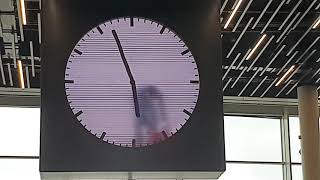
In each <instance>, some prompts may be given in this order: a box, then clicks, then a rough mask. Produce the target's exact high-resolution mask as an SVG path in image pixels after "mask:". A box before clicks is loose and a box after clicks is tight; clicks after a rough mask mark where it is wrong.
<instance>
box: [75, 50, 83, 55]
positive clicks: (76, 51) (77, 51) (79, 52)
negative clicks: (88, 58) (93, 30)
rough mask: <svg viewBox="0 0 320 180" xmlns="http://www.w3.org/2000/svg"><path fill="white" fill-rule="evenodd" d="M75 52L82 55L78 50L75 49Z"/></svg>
mask: <svg viewBox="0 0 320 180" xmlns="http://www.w3.org/2000/svg"><path fill="white" fill-rule="evenodd" d="M73 51H74V52H75V53H77V54H79V55H82V52H81V51H79V50H78V49H74V50H73Z"/></svg>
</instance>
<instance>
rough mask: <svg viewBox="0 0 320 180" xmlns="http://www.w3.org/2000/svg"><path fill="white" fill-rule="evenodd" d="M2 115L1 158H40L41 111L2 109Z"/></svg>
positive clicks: (0, 132) (0, 119) (0, 110)
mask: <svg viewBox="0 0 320 180" xmlns="http://www.w3.org/2000/svg"><path fill="white" fill-rule="evenodd" d="M0 114H1V118H0V124H1V126H0V142H1V148H0V156H39V148H40V144H39V143H40V109H39V108H16V107H0ZM0 179H1V178H0Z"/></svg>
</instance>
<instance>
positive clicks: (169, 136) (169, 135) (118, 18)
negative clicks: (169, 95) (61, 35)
mask: <svg viewBox="0 0 320 180" xmlns="http://www.w3.org/2000/svg"><path fill="white" fill-rule="evenodd" d="M134 18H138V19H139V18H140V19H141V20H142V21H143V20H148V21H151V22H154V23H155V24H157V25H160V26H163V27H165V28H167V29H168V30H169V31H171V32H173V33H174V34H175V35H177V36H178V37H179V38H180V40H181V41H183V43H184V44H185V45H186V43H185V41H184V40H183V39H182V38H181V37H180V36H179V34H178V33H177V32H175V31H174V30H172V29H171V27H168V26H166V25H165V24H162V23H161V22H155V20H153V19H150V18H145V17H136V16H128V17H117V18H115V19H108V20H107V21H104V22H102V23H100V24H98V25H96V26H94V27H93V28H91V29H90V30H89V31H87V32H86V33H85V34H84V35H82V38H83V36H85V35H86V34H88V33H89V32H90V31H93V30H95V29H97V27H99V26H101V25H103V24H107V23H110V22H111V23H112V22H113V21H117V20H120V19H126V20H127V21H128V26H129V23H133V19H134ZM131 21H132V22H131ZM165 28H164V29H163V30H165ZM98 30H99V29H98ZM161 30H162V29H161ZM99 31H101V29H100V30H99ZM112 33H113V32H112ZM159 33H160V32H159ZM161 34H162V33H161ZM117 38H118V37H117ZM118 40H119V39H118ZM80 41H81V39H80V40H79V41H78V42H77V44H78V43H79V42H80ZM117 43H118V42H117ZM186 48H187V50H186V51H189V47H188V46H186ZM73 51H75V52H76V53H77V54H79V53H81V54H82V52H79V50H77V49H75V47H74V49H73ZM77 51H78V52H77ZM181 53H183V52H181ZM71 54H72V52H70V55H69V59H70V56H71ZM121 58H122V57H121ZM122 61H127V60H123V59H122ZM193 61H195V60H194V58H193V59H192V61H191V62H193ZM65 62H66V64H65V71H66V68H67V63H68V62H67V61H65ZM126 63H127V62H126ZM195 63H196V62H195ZM125 66H126V65H125ZM196 67H197V69H196V70H195V71H196V72H197V74H199V70H198V66H197V63H196ZM126 68H127V67H126ZM126 71H127V73H130V75H128V76H129V78H132V77H130V76H132V74H131V72H130V70H128V69H126ZM128 71H129V72H128ZM66 78H67V77H65V83H64V85H65V84H66V81H68V80H66ZM133 81H134V80H133ZM190 81H192V79H190ZM130 83H131V79H130ZM190 83H197V82H190ZM199 83H200V82H198V84H199ZM131 85H132V84H131ZM135 88H136V87H135ZM64 89H66V86H64ZM135 91H136V90H135ZM135 93H137V92H135ZM134 96H137V94H135V95H134ZM198 96H199V90H198V94H197V101H198ZM65 98H66V100H67V101H68V98H67V92H66V93H65ZM68 102H69V101H68ZM134 103H135V108H136V102H135V101H134ZM196 105H197V103H196ZM196 105H195V106H194V107H193V108H194V109H196ZM69 106H70V108H71V107H72V106H71V104H69ZM138 106H139V105H138ZM135 110H136V109H135ZM81 113H82V111H81ZM181 113H186V114H188V115H189V114H192V113H191V112H189V111H187V110H185V109H184V110H181ZM189 117H191V115H190V116H189ZM74 120H77V121H79V119H78V118H77V115H76V114H75V118H74ZM106 120H107V119H106ZM187 122H189V118H188V119H187ZM187 122H185V123H184V124H182V125H181V126H182V127H177V132H178V131H180V129H182V128H183V127H184V126H185V124H186V123H187ZM81 125H82V126H85V124H81ZM84 128H85V127H84ZM177 132H175V133H172V132H171V133H172V134H165V135H164V136H166V137H167V138H166V139H162V140H161V141H157V142H154V143H153V144H150V145H154V144H159V143H162V142H164V141H167V140H172V136H174V135H175V134H176V133H177ZM90 133H91V132H90ZM91 134H92V133H91ZM104 135H106V134H104ZM96 138H98V139H100V137H98V136H96ZM104 142H107V141H104ZM107 143H110V144H112V145H114V144H113V143H112V142H107ZM148 146H149V145H148ZM121 147H124V148H131V147H129V146H125V145H123V146H121ZM135 148H141V147H140V146H137V147H135Z"/></svg>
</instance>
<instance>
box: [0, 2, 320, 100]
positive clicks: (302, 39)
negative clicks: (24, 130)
mask: <svg viewBox="0 0 320 180" xmlns="http://www.w3.org/2000/svg"><path fill="white" fill-rule="evenodd" d="M24 2H25V7H26V8H25V10H26V17H27V23H26V25H23V24H22V15H21V12H20V7H21V6H20V3H21V0H6V1H1V3H2V4H1V9H0V10H1V12H0V17H1V18H0V20H1V25H2V26H1V29H2V31H1V34H0V37H3V39H4V48H5V53H4V54H3V55H2V58H1V60H0V72H1V73H0V74H1V77H0V78H1V81H0V86H1V87H20V85H19V76H18V70H17V68H16V64H17V63H16V62H17V61H16V60H21V62H22V64H23V72H24V73H23V74H24V82H25V83H26V88H28V87H31V88H39V87H40V77H39V75H40V44H41V19H40V3H41V2H39V1H36V0H32V1H31V0H27V1H24ZM220 12H221V24H222V25H221V30H222V35H221V36H222V42H223V57H224V58H223V67H222V68H223V72H224V76H223V81H224V87H223V90H224V95H226V96H246V97H248V96H253V97H285V98H296V91H295V89H296V87H297V86H298V85H299V84H306V83H308V84H316V85H318V86H319V88H320V74H319V73H320V64H319V62H320V50H319V47H320V46H319V45H320V41H319V40H320V25H319V24H318V26H317V27H316V28H314V26H315V25H316V23H317V22H318V21H319V22H320V0H255V1H254V0H225V1H222V2H221V11H220ZM231 16H232V18H230V17H231ZM8 19H9V20H8ZM229 19H230V20H229ZM228 21H229V23H227V22H228ZM225 26H227V28H224V27H225ZM13 39H15V40H14V41H13ZM14 52H15V53H14ZM279 80H281V83H280V82H279ZM276 85H278V86H276Z"/></svg>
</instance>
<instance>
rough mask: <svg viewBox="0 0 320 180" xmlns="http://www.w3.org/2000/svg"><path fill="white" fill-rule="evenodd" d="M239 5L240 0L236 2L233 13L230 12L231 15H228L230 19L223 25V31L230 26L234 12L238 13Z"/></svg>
mask: <svg viewBox="0 0 320 180" xmlns="http://www.w3.org/2000/svg"><path fill="white" fill-rule="evenodd" d="M241 3H242V0H239V1H238V4H237V6H236V7H235V8H234V9H233V11H232V13H231V15H230V17H229V19H228V21H227V23H226V24H225V25H224V29H227V28H228V26H229V24H230V22H231V20H232V18H233V16H234V15H235V14H236V12H237V11H238V9H239V7H240V5H241Z"/></svg>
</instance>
